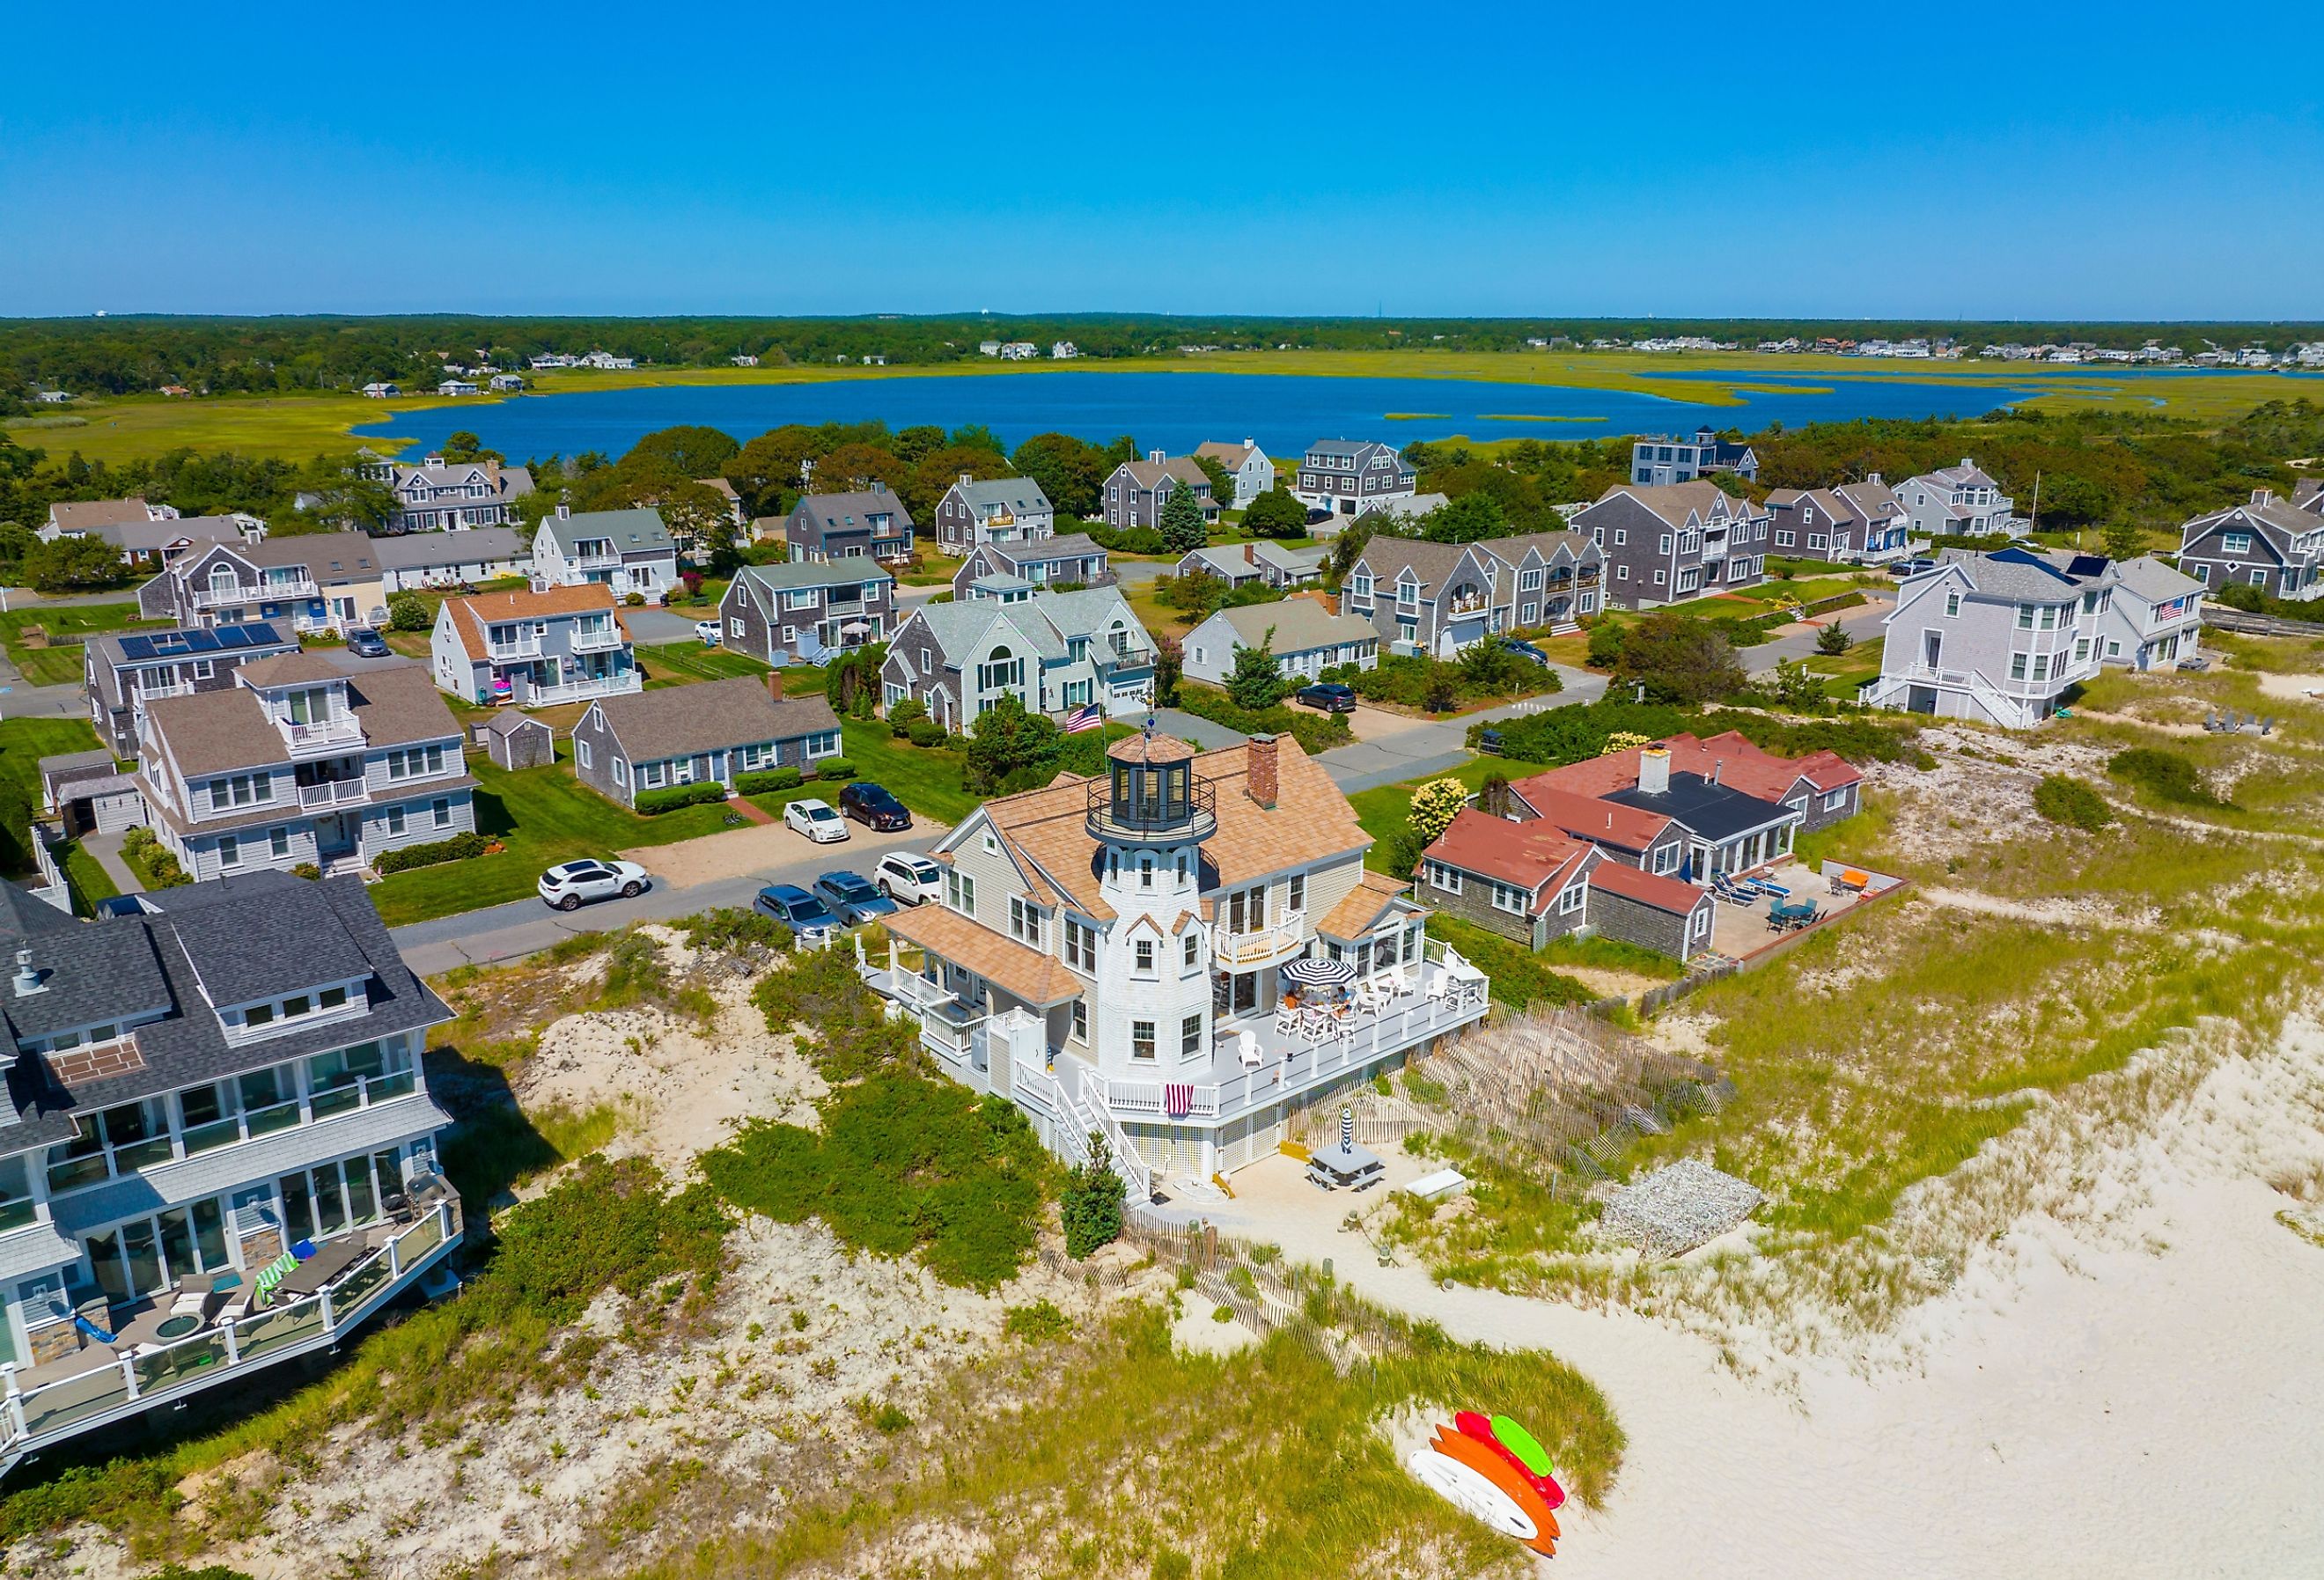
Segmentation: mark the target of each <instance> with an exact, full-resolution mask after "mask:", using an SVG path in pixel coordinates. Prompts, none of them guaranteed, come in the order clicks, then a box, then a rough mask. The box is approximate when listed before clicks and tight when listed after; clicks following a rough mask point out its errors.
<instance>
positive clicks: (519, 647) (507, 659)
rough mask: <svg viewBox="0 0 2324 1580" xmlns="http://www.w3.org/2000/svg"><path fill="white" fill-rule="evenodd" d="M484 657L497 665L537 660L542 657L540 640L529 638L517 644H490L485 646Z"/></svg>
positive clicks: (524, 638)
mask: <svg viewBox="0 0 2324 1580" xmlns="http://www.w3.org/2000/svg"><path fill="white" fill-rule="evenodd" d="M484 656H485V657H486V658H488V659H490V660H492V661H493V662H494V663H496V664H500V663H522V662H523V661H525V660H527V659H537V658H539V657H540V656H541V654H540V638H539V637H537V636H528V637H523V638H521V639H520V640H518V641H516V642H486V643H485V644H484Z"/></svg>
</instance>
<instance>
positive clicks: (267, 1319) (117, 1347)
mask: <svg viewBox="0 0 2324 1580" xmlns="http://www.w3.org/2000/svg"><path fill="white" fill-rule="evenodd" d="M414 1184H415V1194H418V1193H419V1192H420V1191H424V1190H426V1189H427V1188H428V1187H426V1186H424V1185H422V1184H421V1183H420V1182H419V1181H415V1182H414ZM435 1188H436V1189H438V1190H440V1191H441V1192H442V1194H441V1195H440V1196H438V1197H437V1198H436V1199H434V1200H432V1201H430V1202H429V1204H428V1205H426V1206H420V1208H419V1209H418V1214H417V1215H416V1217H414V1218H413V1219H412V1220H411V1221H410V1222H409V1223H406V1224H393V1223H381V1224H372V1225H369V1226H367V1227H364V1228H361V1229H356V1230H354V1231H352V1232H350V1233H348V1234H342V1235H339V1236H337V1237H336V1238H333V1239H327V1240H322V1241H318V1243H317V1247H316V1253H315V1255H314V1256H313V1257H312V1258H310V1259H309V1261H306V1262H303V1263H301V1264H300V1270H311V1272H312V1275H313V1276H312V1277H311V1278H309V1279H302V1278H301V1276H300V1270H294V1271H293V1272H292V1273H291V1275H290V1277H289V1278H288V1279H286V1280H284V1281H283V1283H282V1285H281V1287H280V1288H279V1289H277V1290H276V1293H275V1294H274V1297H273V1298H272V1299H271V1300H268V1301H265V1302H263V1303H260V1302H259V1301H258V1300H257V1298H255V1296H254V1294H249V1293H245V1292H244V1290H247V1289H254V1287H255V1285H254V1281H253V1282H252V1283H250V1284H246V1285H244V1289H236V1290H231V1291H228V1292H227V1293H226V1307H225V1308H224V1310H223V1311H222V1312H221V1313H220V1314H219V1315H218V1316H217V1317H214V1318H212V1317H197V1318H190V1319H189V1318H171V1317H168V1316H167V1315H166V1310H165V1308H163V1307H159V1306H156V1305H154V1304H152V1303H147V1305H146V1307H145V1308H144V1309H143V1311H140V1310H139V1309H138V1308H137V1307H130V1308H128V1309H127V1310H125V1311H123V1312H121V1313H118V1314H117V1315H116V1317H115V1318H114V1320H115V1321H116V1322H117V1323H118V1324H119V1326H117V1327H116V1328H115V1334H116V1337H115V1339H114V1341H113V1342H112V1343H110V1344H97V1343H85V1344H84V1347H82V1348H81V1349H79V1350H77V1351H75V1352H73V1353H72V1354H68V1355H66V1356H64V1357H63V1358H62V1359H60V1360H56V1361H51V1362H49V1363H46V1364H43V1365H40V1366H34V1367H31V1368H28V1369H23V1368H18V1367H14V1366H8V1367H0V1376H5V1397H0V1407H5V1412H6V1414H5V1422H4V1423H0V1434H5V1435H0V1471H5V1470H6V1469H7V1468H9V1467H11V1466H13V1465H16V1464H17V1463H18V1462H19V1461H21V1460H23V1458H24V1456H25V1455H29V1454H33V1453H37V1452H39V1451H41V1450H42V1449H44V1448H47V1447H49V1446H51V1445H53V1444H57V1443H60V1442H63V1441H64V1440H66V1439H67V1438H69V1437H76V1436H78V1434H80V1433H83V1432H88V1431H93V1430H95V1429H96V1428H99V1427H103V1426H107V1425H110V1424H111V1423H113V1422H115V1421H119V1420H124V1419H125V1418H129V1417H131V1416H134V1415H139V1414H142V1413H143V1412H144V1411H146V1410H149V1409H155V1408H157V1407H160V1406H163V1405H177V1404H181V1403H182V1402H183V1401H184V1400H185V1399H186V1398H187V1397H188V1396H189V1395H191V1394H193V1393H196V1392H198V1391H202V1390H204V1389H208V1388H212V1387H215V1386H216V1385H217V1384H218V1383H220V1382H224V1381H227V1380H228V1379H229V1378H234V1377H237V1376H244V1375H250V1374H252V1373H254V1372H257V1371H258V1370H260V1369H261V1368H263V1367H266V1366H270V1365H272V1363H275V1362H277V1361H285V1360H289V1359H291V1357H292V1356H294V1355H301V1354H309V1352H312V1351H315V1350H320V1349H328V1348H336V1347H337V1345H338V1344H340V1343H341V1342H342V1340H343V1338H344V1336H345V1335H346V1333H347V1332H348V1331H349V1330H350V1329H352V1328H354V1327H355V1326H357V1325H358V1324H360V1323H362V1322H363V1321H364V1319H365V1318H367V1317H371V1316H372V1315H373V1314H374V1313H375V1312H377V1311H378V1310H379V1309H380V1307H383V1306H384V1305H386V1304H387V1302H388V1301H389V1300H391V1299H392V1298H394V1297H395V1296H396V1295H398V1294H400V1293H401V1292H402V1291H403V1290H404V1289H409V1288H410V1286H411V1285H412V1284H413V1283H414V1282H416V1281H418V1280H419V1279H420V1275H421V1274H422V1273H424V1272H426V1271H427V1270H428V1269H429V1268H430V1267H432V1266H434V1265H435V1264H437V1263H438V1262H439V1261H442V1260H443V1259H444V1257H445V1256H446V1254H447V1252H449V1251H450V1250H451V1248H452V1247H453V1246H455V1245H457V1244H458V1243H459V1241H460V1236H461V1233H462V1228H463V1222H462V1217H461V1211H460V1201H459V1198H458V1197H455V1196H452V1195H451V1194H450V1193H449V1191H448V1188H446V1187H442V1185H441V1182H440V1181H438V1182H436V1187H435ZM245 1271H246V1272H247V1273H248V1274H249V1275H250V1277H251V1279H252V1280H254V1279H255V1273H256V1270H254V1269H250V1270H245ZM309 1282H311V1283H315V1284H319V1285H320V1287H319V1288H318V1289H314V1290H313V1291H312V1292H311V1293H308V1292H305V1291H304V1290H302V1289H300V1285H301V1284H305V1283H309ZM284 1290H291V1291H294V1292H293V1293H291V1294H290V1295H287V1296H286V1295H285V1294H284V1293H283V1291H284ZM213 1298H216V1297H215V1296H214V1297H213ZM186 1320H192V1321H194V1322H195V1323H196V1324H197V1326H196V1329H195V1331H194V1332H192V1333H191V1334H189V1335H186V1336H184V1337H182V1338H179V1337H174V1336H173V1337H172V1338H170V1339H163V1338H161V1336H160V1335H161V1334H162V1333H163V1332H165V1331H170V1330H171V1324H172V1322H173V1321H186ZM149 1330H150V1335H149Z"/></svg>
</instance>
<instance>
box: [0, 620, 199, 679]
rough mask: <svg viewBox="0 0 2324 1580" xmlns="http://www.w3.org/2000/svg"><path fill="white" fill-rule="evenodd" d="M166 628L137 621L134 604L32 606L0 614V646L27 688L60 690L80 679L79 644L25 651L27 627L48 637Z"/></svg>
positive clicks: (158, 622)
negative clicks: (50, 635)
mask: <svg viewBox="0 0 2324 1580" xmlns="http://www.w3.org/2000/svg"><path fill="white" fill-rule="evenodd" d="M169 624H170V623H169V622H168V621H166V620H140V619H138V618H137V605H136V604H135V603H134V602H129V603H120V604H59V605H36V606H35V607H32V608H30V609H18V610H14V611H13V612H11V613H9V614H0V642H5V643H6V645H7V649H8V661H9V662H11V663H13V664H14V665H15V666H16V668H17V669H19V670H23V674H24V679H25V680H26V682H27V683H28V684H31V685H34V686H64V685H69V684H71V683H73V682H75V681H77V680H78V679H80V678H81V651H80V643H78V642H58V643H57V644H56V645H55V646H53V647H26V646H25V645H24V642H23V630H24V627H26V626H27V625H38V626H40V627H42V629H43V630H46V631H48V632H49V633H51V634H52V635H62V634H65V633H73V634H87V633H93V632H100V631H125V630H128V629H130V628H131V627H133V626H134V627H138V628H141V629H144V630H153V631H160V630H167V629H168V628H169Z"/></svg>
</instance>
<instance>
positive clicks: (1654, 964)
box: [1534, 933, 1686, 982]
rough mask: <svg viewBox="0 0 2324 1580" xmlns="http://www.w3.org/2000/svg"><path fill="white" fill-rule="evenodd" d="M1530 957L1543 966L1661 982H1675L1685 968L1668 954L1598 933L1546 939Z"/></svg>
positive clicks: (1684, 973)
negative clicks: (1593, 970)
mask: <svg viewBox="0 0 2324 1580" xmlns="http://www.w3.org/2000/svg"><path fill="white" fill-rule="evenodd" d="M1534 958H1535V959H1536V960H1538V961H1540V962H1541V963H1542V964H1543V965H1545V966H1592V967H1595V968H1596V969H1598V970H1600V971H1627V972H1628V973H1630V974H1631V975H1634V976H1652V977H1655V978H1658V979H1660V980H1662V981H1665V982H1675V981H1677V980H1678V979H1679V978H1680V977H1681V976H1683V975H1686V968H1685V967H1684V966H1681V965H1680V964H1679V963H1678V962H1677V961H1675V960H1674V959H1672V958H1671V957H1670V956H1668V955H1657V954H1656V953H1655V951H1653V950H1652V949H1649V948H1646V947H1644V946H1642V945H1638V944H1628V943H1624V942H1623V941H1622V940H1621V939H1619V938H1607V937H1605V936H1603V935H1602V934H1601V935H1600V936H1597V937H1594V938H1575V937H1573V936H1572V934H1571V933H1568V934H1566V935H1564V936H1563V937H1561V938H1552V939H1550V940H1549V943H1548V945H1547V946H1546V947H1544V948H1542V949H1540V950H1539V951H1537V952H1536V953H1535V956H1534Z"/></svg>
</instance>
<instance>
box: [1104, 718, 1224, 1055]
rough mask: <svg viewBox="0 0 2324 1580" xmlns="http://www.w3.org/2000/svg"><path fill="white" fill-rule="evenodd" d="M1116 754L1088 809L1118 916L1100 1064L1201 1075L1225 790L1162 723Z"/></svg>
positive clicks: (1108, 955) (1107, 895) (1108, 959)
mask: <svg viewBox="0 0 2324 1580" xmlns="http://www.w3.org/2000/svg"><path fill="white" fill-rule="evenodd" d="M1106 758H1107V762H1106V774H1105V777H1104V778H1103V779H1102V780H1093V781H1091V783H1090V787H1089V811H1088V817H1089V832H1090V835H1091V836H1092V837H1093V838H1094V839H1095V840H1096V841H1097V843H1098V861H1099V864H1100V865H1099V871H1098V892H1099V894H1100V896H1101V897H1102V899H1103V900H1104V901H1105V903H1106V904H1107V905H1108V906H1110V907H1111V909H1112V910H1113V915H1114V919H1113V923H1112V926H1111V928H1110V929H1108V931H1107V933H1106V935H1105V942H1104V947H1103V948H1102V951H1101V953H1100V956H1099V959H1098V964H1097V981H1098V992H1097V1014H1096V1025H1095V1027H1094V1028H1093V1030H1094V1031H1095V1038H1094V1042H1095V1049H1096V1053H1097V1062H1098V1067H1099V1069H1100V1071H1101V1072H1102V1074H1104V1075H1106V1076H1110V1077H1112V1078H1114V1079H1117V1080H1139V1079H1145V1080H1155V1081H1182V1082H1190V1081H1196V1080H1199V1079H1201V1078H1202V1077H1201V1075H1200V1074H1199V1073H1198V1072H1199V1070H1200V1068H1201V1067H1203V1065H1204V1064H1205V1063H1206V1062H1207V1060H1208V1059H1209V1057H1210V1050H1211V1049H1210V1039H1211V1026H1210V1020H1211V962H1210V940H1209V939H1208V938H1205V937H1204V936H1203V901H1202V885H1203V877H1202V872H1203V841H1204V840H1206V839H1208V838H1209V837H1210V836H1212V835H1213V833H1215V832H1217V830H1218V826H1219V818H1218V801H1217V795H1216V790H1215V789H1214V787H1213V784H1212V783H1211V781H1209V780H1208V779H1205V778H1203V777H1202V776H1200V775H1198V774H1196V773H1195V772H1194V748H1193V747H1192V746H1189V745H1188V744H1186V743H1185V742H1184V741H1181V740H1177V739H1175V738H1173V737H1172V736H1169V735H1157V734H1155V733H1154V726H1153V725H1152V723H1151V721H1148V725H1147V727H1146V731H1145V733H1144V734H1142V735H1126V736H1124V737H1123V738H1122V739H1120V740H1119V741H1117V742H1115V743H1114V744H1113V745H1112V747H1111V749H1110V750H1109V751H1108V752H1107V753H1106Z"/></svg>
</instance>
